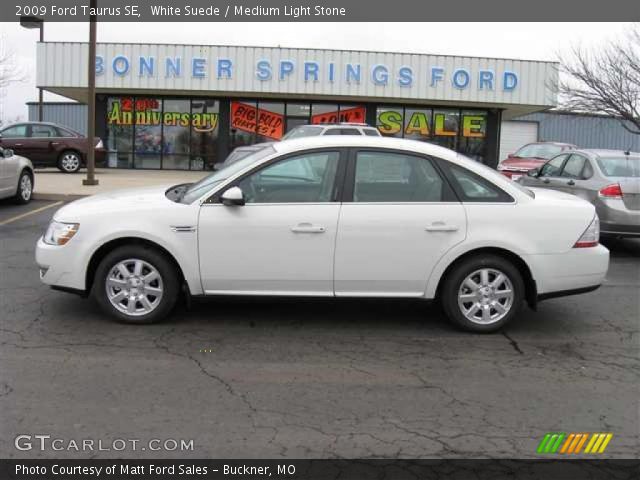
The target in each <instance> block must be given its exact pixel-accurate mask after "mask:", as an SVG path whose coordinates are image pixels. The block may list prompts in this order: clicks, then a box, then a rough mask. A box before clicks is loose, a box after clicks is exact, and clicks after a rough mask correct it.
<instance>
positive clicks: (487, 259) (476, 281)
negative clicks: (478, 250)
mask: <svg viewBox="0 0 640 480" xmlns="http://www.w3.org/2000/svg"><path fill="white" fill-rule="evenodd" d="M524 293H525V292H524V282H523V280H522V275H521V274H520V272H519V271H518V269H517V268H516V267H515V266H514V265H513V264H512V263H511V262H510V261H508V260H507V259H505V258H502V257H500V256H497V255H476V256H473V257H469V258H467V259H464V260H462V261H461V262H460V263H459V264H458V265H455V266H454V267H453V269H452V270H451V271H450V272H449V273H448V274H447V277H446V278H445V279H444V284H443V288H442V291H441V301H442V306H443V308H444V311H445V313H446V314H447V316H448V317H449V319H450V320H451V321H452V322H453V323H455V324H456V325H457V326H459V327H461V328H463V329H465V330H468V331H471V332H485V333H488V332H494V331H496V330H499V329H500V328H502V327H503V326H504V325H506V324H507V323H509V322H510V321H511V320H512V319H513V317H514V316H515V315H516V314H517V312H518V310H519V309H520V307H521V306H522V303H523V300H524Z"/></svg>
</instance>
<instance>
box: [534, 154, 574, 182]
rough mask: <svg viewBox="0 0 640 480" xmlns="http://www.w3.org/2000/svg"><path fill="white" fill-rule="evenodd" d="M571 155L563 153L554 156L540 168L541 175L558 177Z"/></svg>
mask: <svg viewBox="0 0 640 480" xmlns="http://www.w3.org/2000/svg"><path fill="white" fill-rule="evenodd" d="M568 156H569V154H568V153H565V154H563V155H558V156H557V157H555V158H552V159H551V160H549V161H548V162H547V163H545V164H544V165H543V166H542V168H541V169H540V176H541V177H558V176H560V171H561V170H562V164H563V163H564V161H565V160H566V159H567V157H568Z"/></svg>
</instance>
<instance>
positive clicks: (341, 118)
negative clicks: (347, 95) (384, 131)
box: [311, 107, 365, 124]
mask: <svg viewBox="0 0 640 480" xmlns="http://www.w3.org/2000/svg"><path fill="white" fill-rule="evenodd" d="M364 120H365V108H364V107H354V108H348V109H345V110H340V111H337V110H336V111H335V112H327V113H318V114H317V115H313V116H312V117H311V123H313V124H319V123H365V121H364Z"/></svg>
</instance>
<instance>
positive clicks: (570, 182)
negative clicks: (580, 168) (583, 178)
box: [567, 180, 576, 187]
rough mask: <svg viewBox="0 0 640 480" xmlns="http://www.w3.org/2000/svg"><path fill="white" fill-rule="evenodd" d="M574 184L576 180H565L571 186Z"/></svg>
mask: <svg viewBox="0 0 640 480" xmlns="http://www.w3.org/2000/svg"><path fill="white" fill-rule="evenodd" d="M575 184H576V182H574V181H573V180H569V181H568V182H567V185H569V186H570V187H573V186H574V185H575Z"/></svg>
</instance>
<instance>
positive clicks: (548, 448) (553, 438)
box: [544, 433, 558, 453]
mask: <svg viewBox="0 0 640 480" xmlns="http://www.w3.org/2000/svg"><path fill="white" fill-rule="evenodd" d="M557 438H558V434H557V433H554V434H553V435H551V438H550V439H549V441H548V442H547V444H546V445H545V447H544V453H551V447H553V445H554V444H555V442H556V439H557Z"/></svg>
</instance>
